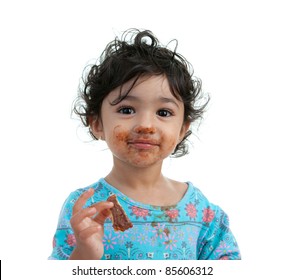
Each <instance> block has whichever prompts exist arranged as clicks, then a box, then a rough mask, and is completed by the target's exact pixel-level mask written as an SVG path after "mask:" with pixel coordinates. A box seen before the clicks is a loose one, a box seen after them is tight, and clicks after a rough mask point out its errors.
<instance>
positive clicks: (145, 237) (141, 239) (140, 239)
mask: <svg viewBox="0 0 283 280" xmlns="http://www.w3.org/2000/svg"><path fill="white" fill-rule="evenodd" d="M137 241H138V242H139V243H140V244H146V243H147V242H148V234H147V233H146V232H143V233H140V234H139V235H138V236H137Z"/></svg>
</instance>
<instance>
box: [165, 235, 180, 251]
mask: <svg viewBox="0 0 283 280" xmlns="http://www.w3.org/2000/svg"><path fill="white" fill-rule="evenodd" d="M176 242H177V240H176V239H175V234H168V236H166V237H165V241H164V242H163V244H164V245H165V249H168V248H169V249H170V250H173V248H174V247H176V244H175V243H176Z"/></svg>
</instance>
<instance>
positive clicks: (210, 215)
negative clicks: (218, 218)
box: [202, 207, 215, 223]
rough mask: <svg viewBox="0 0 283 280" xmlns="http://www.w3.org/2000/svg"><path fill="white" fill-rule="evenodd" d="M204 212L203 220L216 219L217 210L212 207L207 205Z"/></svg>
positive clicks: (207, 221) (206, 221)
mask: <svg viewBox="0 0 283 280" xmlns="http://www.w3.org/2000/svg"><path fill="white" fill-rule="evenodd" d="M202 213H203V216H202V220H203V221H204V222H205V223H211V222H212V220H213V219H214V216H215V212H214V211H213V210H211V209H210V207H207V208H205V209H203V212H202Z"/></svg>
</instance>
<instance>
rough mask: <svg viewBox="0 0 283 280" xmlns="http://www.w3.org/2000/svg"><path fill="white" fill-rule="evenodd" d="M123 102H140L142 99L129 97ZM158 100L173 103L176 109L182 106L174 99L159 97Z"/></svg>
mask: <svg viewBox="0 0 283 280" xmlns="http://www.w3.org/2000/svg"><path fill="white" fill-rule="evenodd" d="M123 100H133V101H140V98H139V97H138V96H133V95H127V96H126V97H125V98H123ZM158 100H160V101H161V102H162V103H173V104H174V105H175V106H176V107H178V108H180V105H179V104H178V103H177V102H176V101H175V100H174V99H173V98H168V97H159V98H158Z"/></svg>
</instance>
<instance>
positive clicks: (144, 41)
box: [73, 29, 209, 157]
mask: <svg viewBox="0 0 283 280" xmlns="http://www.w3.org/2000/svg"><path fill="white" fill-rule="evenodd" d="M175 42H176V47H175V50H174V51H172V50H170V49H169V48H168V47H166V46H163V45H161V44H160V43H159V41H158V39H157V38H156V37H155V36H154V35H153V33H152V32H151V31H149V30H144V31H140V30H138V29H129V30H127V31H126V32H124V33H123V34H122V36H121V39H119V38H117V37H116V39H115V40H113V41H112V42H110V43H109V44H108V45H107V46H106V48H105V50H104V51H103V53H102V54H101V56H100V59H99V61H98V62H97V63H96V64H94V65H90V70H88V71H87V73H86V75H85V77H83V78H82V84H81V85H80V87H79V95H78V98H77V99H76V100H75V102H74V108H73V111H74V113H75V114H77V115H78V116H79V117H80V118H81V121H82V123H83V124H84V126H86V127H89V132H90V134H91V135H92V137H93V138H94V139H95V140H97V138H96V137H95V136H94V135H93V134H92V132H91V129H90V121H91V119H93V117H98V118H99V117H100V113H101V106H102V102H103V100H104V98H105V97H106V96H107V95H108V94H109V93H110V92H111V91H112V90H114V89H115V88H117V87H119V86H121V85H123V84H124V83H126V82H127V81H129V80H131V79H133V84H132V85H131V87H130V90H129V91H128V92H127V93H126V94H123V95H122V93H121V94H120V97H119V98H118V99H117V100H115V104H118V103H119V102H121V101H122V100H123V99H124V98H125V97H126V96H127V94H128V93H129V92H130V91H131V89H132V88H133V87H134V85H135V83H136V82H137V80H138V79H139V78H140V77H141V76H144V75H146V76H154V75H164V76H165V77H166V78H167V79H168V82H169V86H170V90H171V92H172V94H173V95H174V96H175V97H176V98H177V99H178V100H180V101H182V102H183V103H184V108H185V110H184V122H190V124H191V123H193V122H194V121H195V120H197V119H201V118H202V115H203V112H204V109H205V107H206V105H207V103H208V101H209V97H208V98H207V99H206V101H205V102H202V103H204V104H202V105H200V104H199V105H197V104H198V103H199V102H198V101H200V100H201V99H202V98H201V97H202V96H203V95H202V90H201V80H200V79H198V78H196V77H193V67H192V66H191V64H190V63H189V62H188V61H187V60H186V59H185V58H184V57H183V56H182V55H181V54H179V53H177V52H176V48H177V41H176V40H175ZM84 73H85V72H84ZM115 104H113V105H115ZM191 133H192V131H191V129H190V130H189V131H187V132H186V134H185V136H184V138H183V139H182V141H181V142H180V143H179V144H178V145H177V146H176V148H175V150H174V152H173V153H172V155H171V156H173V157H180V156H183V155H185V154H187V153H188V146H187V143H186V139H187V138H188V136H189V135H190V134H191Z"/></svg>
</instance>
